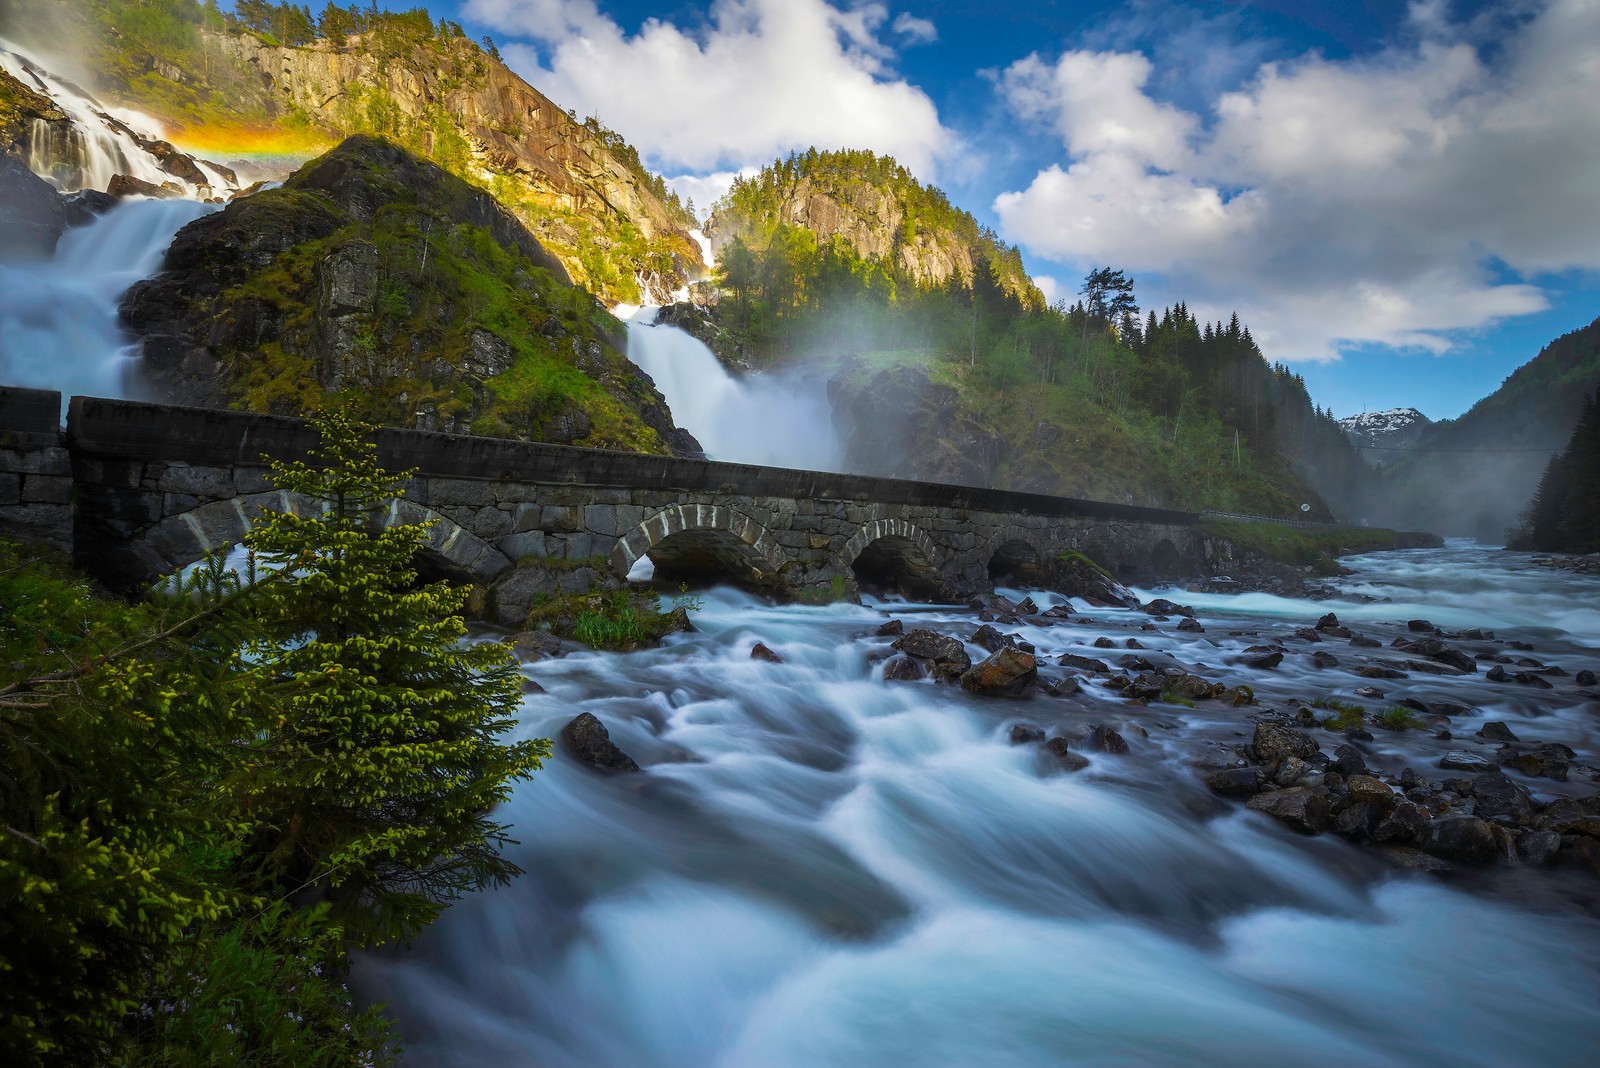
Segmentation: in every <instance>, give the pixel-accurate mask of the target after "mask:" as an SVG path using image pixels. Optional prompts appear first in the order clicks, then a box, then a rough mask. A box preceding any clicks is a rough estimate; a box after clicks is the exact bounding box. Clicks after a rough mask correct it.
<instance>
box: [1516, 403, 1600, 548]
mask: <svg viewBox="0 0 1600 1068" xmlns="http://www.w3.org/2000/svg"><path fill="white" fill-rule="evenodd" d="M1510 533H1511V536H1510V538H1509V539H1508V543H1507V544H1508V547H1509V548H1512V549H1524V550H1532V551H1536V552H1559V553H1593V552H1600V386H1596V387H1595V390H1594V391H1593V392H1592V393H1590V394H1588V395H1586V396H1585V397H1584V399H1583V408H1582V410H1581V411H1580V412H1579V415H1578V422H1577V425H1576V426H1574V427H1573V428H1572V436H1571V437H1569V438H1568V439H1567V444H1566V447H1565V448H1564V449H1562V450H1561V451H1560V452H1558V453H1555V454H1554V455H1552V456H1551V457H1550V462H1549V463H1547V464H1546V465H1545V468H1544V474H1543V475H1542V476H1541V477H1540V479H1539V485H1538V488H1537V489H1535V490H1534V494H1533V500H1532V501H1530V502H1529V504H1528V510H1527V511H1526V512H1524V513H1523V514H1522V525H1521V526H1520V528H1518V529H1517V530H1515V531H1512V532H1510Z"/></svg>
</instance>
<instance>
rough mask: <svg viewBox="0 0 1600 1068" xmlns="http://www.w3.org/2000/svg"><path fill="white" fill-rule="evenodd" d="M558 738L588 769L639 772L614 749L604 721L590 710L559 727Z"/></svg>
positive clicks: (631, 760)
mask: <svg viewBox="0 0 1600 1068" xmlns="http://www.w3.org/2000/svg"><path fill="white" fill-rule="evenodd" d="M561 739H562V741H564V742H566V743H567V748H568V749H569V750H570V751H571V752H572V755H573V756H574V757H576V758H577V759H578V760H580V761H582V762H583V763H585V764H588V765H589V766H590V767H592V768H603V769H605V770H607V771H639V770H640V768H639V765H638V763H636V762H635V761H634V759H633V758H632V757H631V756H629V755H628V754H627V753H624V752H623V751H622V750H621V749H618V748H617V745H616V743H615V742H613V741H612V740H611V734H610V732H609V731H607V730H606V727H605V724H604V723H601V722H600V720H599V719H597V718H595V716H594V715H593V714H592V713H589V712H584V713H582V714H581V715H579V716H578V717H577V718H576V719H574V720H573V721H572V722H571V723H568V724H567V725H566V726H565V727H563V728H561Z"/></svg>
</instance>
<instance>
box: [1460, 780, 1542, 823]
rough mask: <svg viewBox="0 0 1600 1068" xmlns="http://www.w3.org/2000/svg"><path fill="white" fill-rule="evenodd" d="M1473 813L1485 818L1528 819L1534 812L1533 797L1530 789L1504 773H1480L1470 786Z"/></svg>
mask: <svg viewBox="0 0 1600 1068" xmlns="http://www.w3.org/2000/svg"><path fill="white" fill-rule="evenodd" d="M1470 792H1471V794H1472V800H1473V809H1472V811H1473V814H1474V815H1477V816H1481V817H1483V818H1484V819H1492V818H1493V817H1495V816H1510V817H1511V818H1512V819H1514V820H1518V821H1526V820H1527V818H1528V817H1529V816H1531V815H1532V814H1533V798H1531V797H1529V796H1528V791H1526V790H1524V789H1523V788H1522V787H1520V786H1518V785H1517V784H1516V783H1514V782H1512V781H1511V780H1510V779H1509V778H1507V777H1506V776H1505V775H1504V774H1503V773H1501V772H1498V771H1495V772H1488V773H1486V774H1483V775H1479V776H1478V777H1477V778H1475V779H1473V780H1472V786H1471V787H1470Z"/></svg>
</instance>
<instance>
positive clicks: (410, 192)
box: [122, 137, 699, 455]
mask: <svg viewBox="0 0 1600 1068" xmlns="http://www.w3.org/2000/svg"><path fill="white" fill-rule="evenodd" d="M122 314H123V319H124V321H125V322H126V323H127V325H128V326H129V328H130V329H131V330H132V331H133V332H135V333H136V334H138V335H139V336H140V337H141V338H142V339H143V349H144V361H143V368H144V371H145V373H146V377H147V379H148V380H149V382H150V383H151V385H152V387H153V388H154V390H155V391H156V392H157V393H158V394H159V395H161V396H162V398H163V399H167V400H172V401H176V402H179V403H185V404H199V405H224V404H226V405H232V406H235V407H240V408H244V409H247V410H250V411H259V412H276V413H283V414H300V413H302V412H304V411H306V410H309V409H311V408H314V407H315V406H317V405H318V404H320V403H322V402H323V401H324V399H325V394H327V393H329V392H338V393H340V394H341V396H342V397H343V398H344V399H345V400H346V401H347V402H349V403H353V404H355V405H356V406H357V408H358V410H359V411H360V413H361V414H362V415H363V416H364V417H366V418H368V419H371V420H373V421H376V422H381V423H386V424H390V425H399V426H412V427H416V428H418V429H426V430H444V431H451V432H455V433H481V434H489V435H495V436H501V437H515V438H523V439H526V440H531V441H550V442H558V443H563V444H574V445H585V446H593V447H604V448H619V449H628V450H634V451H641V452H674V453H678V454H683V455H694V454H697V453H698V452H699V447H698V445H697V444H696V443H695V442H694V439H693V438H692V437H690V436H688V435H687V434H686V433H685V432H683V431H681V430H678V429H677V428H675V427H674V426H673V425H672V419H671V414H670V413H669V412H668V411H667V408H666V404H665V402H664V401H663V400H662V398H661V395H660V394H659V393H658V392H657V391H656V390H655V388H654V385H653V384H652V383H651V382H650V380H649V379H648V378H647V377H646V376H645V375H644V374H643V373H642V372H640V371H638V369H637V368H635V367H634V366H633V365H632V364H631V363H629V362H628V360H627V357H626V356H624V355H623V353H622V351H621V349H622V346H623V345H624V342H623V340H622V330H621V324H619V323H618V322H617V321H616V320H615V319H613V318H612V317H611V315H610V314H609V313H608V312H607V311H606V310H605V308H604V307H603V306H602V305H600V304H599V302H597V301H596V300H595V299H594V298H593V297H592V296H590V295H589V294H588V293H586V292H584V291H583V290H581V289H578V288H576V287H574V286H572V285H571V284H570V283H569V281H568V279H567V278H566V275H565V273H564V271H563V269H562V266H561V264H560V262H559V261H558V260H556V259H555V258H554V257H553V256H551V255H550V254H549V253H548V252H547V251H546V250H545V249H544V248H543V246H542V245H541V244H540V243H539V241H538V240H537V239H536V238H534V237H533V235H532V234H530V233H528V231H527V230H526V228H524V227H523V226H522V224H521V223H520V222H518V221H517V220H516V219H515V218H513V217H512V216H511V215H510V214H509V213H507V212H506V211H505V210H504V209H503V208H502V207H501V206H500V205H499V204H497V203H496V202H495V200H494V199H493V198H492V197H490V196H489V195H488V194H487V193H485V192H483V191H482V190H479V189H476V188H473V187H472V186H469V185H467V184H466V183H465V182H463V181H461V180H460V179H458V178H456V177H454V176H453V175H451V174H449V173H447V172H446V171H444V170H443V169H441V168H439V167H437V166H435V165H434V164H432V163H429V162H428V161H426V160H421V159H417V158H416V157H414V156H411V155H409V154H408V153H406V152H405V151H403V150H402V149H400V148H399V147H398V146H396V145H393V144H390V143H388V142H384V141H380V140H377V139H373V138H367V137H354V138H351V139H349V140H348V141H346V142H345V143H344V144H342V145H340V146H339V147H338V148H336V149H334V150H333V151H332V152H330V153H328V154H327V155H325V156H323V157H321V158H319V159H317V160H313V161H312V162H311V163H309V164H307V165H306V166H305V167H303V168H301V170H299V171H298V172H296V173H295V174H294V175H293V176H291V177H290V178H289V179H288V181H286V182H285V183H284V184H283V186H282V187H281V188H278V189H269V190H265V191H263V192H260V193H256V194H254V195H252V196H246V197H241V198H239V199H237V200H235V201H234V202H233V203H231V204H229V205H228V206H227V207H226V208H224V209H223V210H221V211H218V212H216V213H214V214H211V215H208V216H205V217H204V218H201V219H199V220H197V221H196V222H194V223H192V224H190V225H189V226H187V227H185V228H184V229H183V230H181V231H179V233H178V235H177V238H176V239H175V240H174V241H173V244H172V247H171V248H170V249H169V250H168V252H167V256H166V259H165V262H164V264H163V271H162V273H160V274H158V275H157V276H156V277H154V278H152V279H149V280H147V281H144V282H140V283H138V284H137V285H135V286H134V287H133V288H132V289H130V290H129V291H128V294H127V296H126V297H125V298H124V300H123V305H122Z"/></svg>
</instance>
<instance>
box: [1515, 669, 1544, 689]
mask: <svg viewBox="0 0 1600 1068" xmlns="http://www.w3.org/2000/svg"><path fill="white" fill-rule="evenodd" d="M1511 677H1512V678H1513V679H1515V680H1516V681H1517V682H1520V683H1521V684H1522V685H1524V686H1532V687H1533V688H1534V689H1536V690H1549V689H1553V687H1552V686H1551V685H1550V681H1549V680H1548V679H1546V678H1545V677H1544V676H1543V675H1536V674H1534V673H1533V672H1531V671H1519V672H1517V673H1516V674H1515V675H1513V676H1511Z"/></svg>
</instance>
